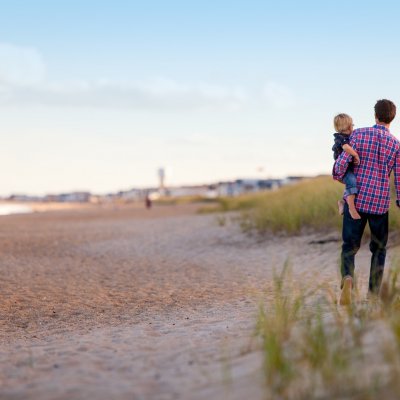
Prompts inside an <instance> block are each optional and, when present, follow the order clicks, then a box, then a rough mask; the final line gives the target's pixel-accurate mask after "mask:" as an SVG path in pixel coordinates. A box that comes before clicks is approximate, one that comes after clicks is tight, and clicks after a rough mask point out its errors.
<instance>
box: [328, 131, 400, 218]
mask: <svg viewBox="0 0 400 400" xmlns="http://www.w3.org/2000/svg"><path fill="white" fill-rule="evenodd" d="M350 145H351V146H352V147H353V149H354V150H356V151H357V153H358V155H359V156H360V160H361V162H360V165H358V166H354V174H355V175H356V178H357V187H358V194H357V195H356V200H355V204H356V208H357V210H358V211H361V212H364V213H369V214H385V213H386V212H387V211H388V210H389V205H390V179H389V177H390V174H391V172H392V170H394V178H395V186H396V195H397V199H398V200H399V199H400V142H399V140H397V139H396V138H395V137H394V136H393V135H392V134H391V133H390V132H389V129H387V128H386V127H384V126H382V125H374V126H373V127H371V128H361V129H356V130H354V132H353V133H352V134H351V136H350ZM352 158H353V157H352V156H350V155H349V154H347V153H346V152H345V151H343V153H342V154H340V156H339V157H338V159H337V160H336V162H335V166H334V171H333V177H334V179H336V180H339V181H341V180H342V179H343V177H344V175H345V173H346V170H347V167H348V165H349V163H350V162H351V161H352Z"/></svg>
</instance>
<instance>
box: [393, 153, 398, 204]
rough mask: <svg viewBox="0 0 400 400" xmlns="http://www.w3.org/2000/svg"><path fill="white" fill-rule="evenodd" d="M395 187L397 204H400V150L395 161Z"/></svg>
mask: <svg viewBox="0 0 400 400" xmlns="http://www.w3.org/2000/svg"><path fill="white" fill-rule="evenodd" d="M393 169H394V185H395V187H396V198H397V204H398V205H399V202H400V150H398V151H397V153H396V159H395V161H394V167H393Z"/></svg>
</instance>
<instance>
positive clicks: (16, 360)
mask: <svg viewBox="0 0 400 400" xmlns="http://www.w3.org/2000/svg"><path fill="white" fill-rule="evenodd" d="M197 209H198V206H197V205H193V204H192V205H180V206H158V207H155V208H153V209H152V210H150V211H148V210H145V209H143V208H142V207H126V208H125V207H121V208H119V209H101V208H99V207H89V208H83V209H75V210H71V209H69V210H53V211H49V212H45V213H33V214H29V215H12V216H3V217H1V219H0V257H1V262H0V271H1V276H2V280H1V285H2V287H1V291H0V296H1V301H0V341H1V342H0V343H1V345H0V361H1V363H0V398H1V399H40V400H46V399H60V400H61V399H65V400H67V399H91V398H96V399H110V398H113V399H209V398H214V399H243V398H251V399H263V398H264V396H263V393H264V391H263V384H264V383H263V379H262V358H261V354H260V352H259V351H257V346H255V345H254V340H253V339H252V334H253V332H254V326H255V322H256V313H257V305H258V302H259V301H264V300H265V299H268V296H270V295H271V279H272V275H273V271H274V270H279V269H281V267H282V266H283V265H284V263H285V261H287V260H288V261H289V263H290V264H291V269H292V272H293V275H294V277H295V278H296V279H299V280H302V281H307V280H308V281H309V282H310V284H311V285H312V284H313V282H315V281H316V280H317V281H326V282H328V283H329V285H331V287H332V289H333V290H335V291H337V290H338V258H339V246H340V242H339V234H338V233H337V232H332V233H329V232H328V233H326V234H323V235H321V234H318V235H303V236H297V237H292V238H290V237H273V236H270V237H268V238H263V239H260V238H257V237H249V236H246V235H244V234H243V233H241V231H240V229H239V227H238V224H236V223H234V222H232V221H231V217H234V215H230V216H228V217H227V218H226V224H224V226H220V224H219V223H218V219H217V216H216V215H214V214H209V215H200V214H198V213H197ZM321 239H322V240H321ZM321 242H322V243H321ZM390 252H391V249H389V253H390ZM389 258H390V257H389ZM357 261H358V265H359V268H358V270H357V271H358V274H359V283H360V287H361V288H362V289H361V290H366V286H367V285H366V280H367V275H368V263H369V252H368V248H367V247H366V246H363V248H362V249H361V250H360V253H359V256H358V259H357ZM389 263H390V259H389Z"/></svg>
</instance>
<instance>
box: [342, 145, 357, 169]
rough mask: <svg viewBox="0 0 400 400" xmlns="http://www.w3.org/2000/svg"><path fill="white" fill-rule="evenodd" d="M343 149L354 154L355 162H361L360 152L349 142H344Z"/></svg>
mask: <svg viewBox="0 0 400 400" xmlns="http://www.w3.org/2000/svg"><path fill="white" fill-rule="evenodd" d="M343 150H344V151H345V152H346V153H347V154H350V155H351V156H353V160H354V164H355V165H358V164H360V157H359V156H358V153H357V152H356V151H355V150H354V149H353V148H352V147H351V146H350V145H349V144H344V145H343Z"/></svg>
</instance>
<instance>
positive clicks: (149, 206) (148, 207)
mask: <svg viewBox="0 0 400 400" xmlns="http://www.w3.org/2000/svg"><path fill="white" fill-rule="evenodd" d="M144 203H145V205H146V208H147V209H148V210H150V208H151V206H152V204H151V199H150V196H149V195H147V196H146V198H145V200H144Z"/></svg>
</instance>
